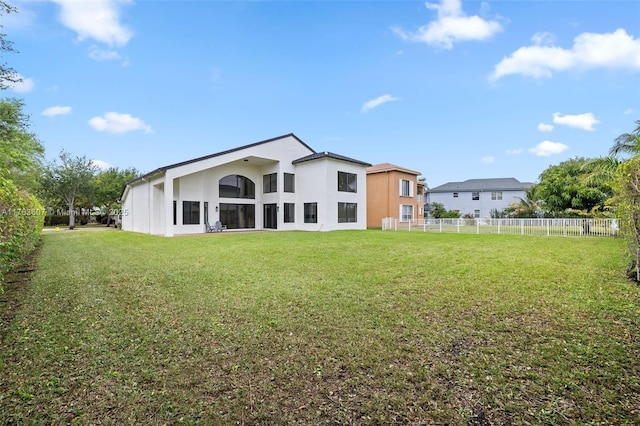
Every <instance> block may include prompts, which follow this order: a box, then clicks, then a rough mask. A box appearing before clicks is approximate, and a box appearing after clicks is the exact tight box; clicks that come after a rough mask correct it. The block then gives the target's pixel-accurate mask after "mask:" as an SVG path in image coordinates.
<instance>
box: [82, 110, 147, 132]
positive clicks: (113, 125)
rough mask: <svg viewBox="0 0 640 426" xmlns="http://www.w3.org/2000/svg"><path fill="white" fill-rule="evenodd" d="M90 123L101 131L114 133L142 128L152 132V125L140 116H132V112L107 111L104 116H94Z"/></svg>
mask: <svg viewBox="0 0 640 426" xmlns="http://www.w3.org/2000/svg"><path fill="white" fill-rule="evenodd" d="M89 125H90V126H91V127H93V128H94V129H96V130H97V131H99V132H108V133H114V134H120V133H127V132H132V131H135V130H142V131H144V132H145V133H151V132H152V130H151V126H149V125H147V124H146V123H145V122H144V121H142V120H140V119H139V118H136V117H132V116H131V115H130V114H121V113H119V112H107V113H106V114H104V116H102V117H93V118H92V119H91V120H89Z"/></svg>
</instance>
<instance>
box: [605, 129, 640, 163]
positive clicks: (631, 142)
mask: <svg viewBox="0 0 640 426" xmlns="http://www.w3.org/2000/svg"><path fill="white" fill-rule="evenodd" d="M636 125H637V127H636V129H635V130H634V131H633V132H631V133H623V134H621V135H620V136H618V137H617V138H616V139H615V141H614V144H613V146H612V147H611V149H610V150H609V155H612V156H614V157H617V156H618V155H620V154H631V156H632V157H636V156H638V155H640V120H636Z"/></svg>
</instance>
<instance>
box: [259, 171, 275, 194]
mask: <svg viewBox="0 0 640 426" xmlns="http://www.w3.org/2000/svg"><path fill="white" fill-rule="evenodd" d="M262 185H263V188H262V189H263V192H264V193H265V194H267V193H269V192H278V174H277V173H270V174H268V175H264V176H262Z"/></svg>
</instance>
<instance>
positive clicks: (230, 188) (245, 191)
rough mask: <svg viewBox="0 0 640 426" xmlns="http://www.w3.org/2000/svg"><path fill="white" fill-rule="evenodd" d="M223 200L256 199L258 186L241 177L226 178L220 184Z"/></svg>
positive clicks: (231, 176)
mask: <svg viewBox="0 0 640 426" xmlns="http://www.w3.org/2000/svg"><path fill="white" fill-rule="evenodd" d="M218 191H219V193H220V197H222V198H251V199H255V198H256V185H255V184H254V183H253V181H252V180H251V179H249V178H246V177H244V176H240V175H229V176H225V177H223V178H222V179H220V181H219V182H218Z"/></svg>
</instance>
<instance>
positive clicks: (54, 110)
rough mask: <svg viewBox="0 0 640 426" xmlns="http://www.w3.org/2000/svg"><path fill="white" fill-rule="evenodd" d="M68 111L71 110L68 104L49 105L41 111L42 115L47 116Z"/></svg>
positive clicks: (67, 112)
mask: <svg viewBox="0 0 640 426" xmlns="http://www.w3.org/2000/svg"><path fill="white" fill-rule="evenodd" d="M70 112H71V107H70V106H60V105H56V106H52V107H49V108H47V109H45V110H44V111H42V115H44V116H47V117H55V116H57V115H67V114H69V113H70Z"/></svg>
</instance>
